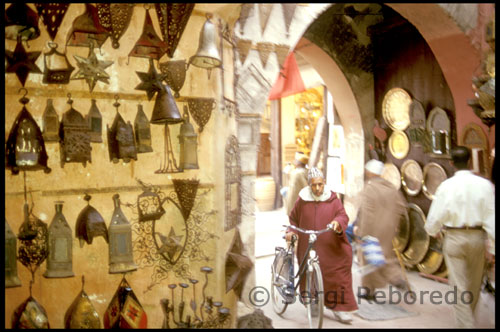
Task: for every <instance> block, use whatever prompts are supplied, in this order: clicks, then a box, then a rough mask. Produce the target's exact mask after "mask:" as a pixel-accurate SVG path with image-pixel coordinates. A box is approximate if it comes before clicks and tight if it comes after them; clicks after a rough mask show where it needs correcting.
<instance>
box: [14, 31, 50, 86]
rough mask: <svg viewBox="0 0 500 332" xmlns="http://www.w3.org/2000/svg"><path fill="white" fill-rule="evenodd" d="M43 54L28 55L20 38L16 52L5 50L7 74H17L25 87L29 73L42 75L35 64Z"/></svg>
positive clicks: (30, 53) (31, 53) (32, 53)
mask: <svg viewBox="0 0 500 332" xmlns="http://www.w3.org/2000/svg"><path fill="white" fill-rule="evenodd" d="M41 53H42V52H29V53H26V50H25V49H24V46H23V44H22V42H21V38H20V37H18V38H17V44H16V48H15V49H14V52H11V51H7V50H5V56H6V57H7V62H8V66H7V69H6V70H5V72H6V73H16V75H17V78H19V81H21V84H22V85H23V86H24V84H25V83H26V78H28V74H29V73H36V74H42V71H41V70H40V68H38V66H37V65H36V64H35V61H36V59H38V57H39V56H40V54H41Z"/></svg>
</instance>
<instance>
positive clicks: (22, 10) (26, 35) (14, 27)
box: [4, 2, 40, 41]
mask: <svg viewBox="0 0 500 332" xmlns="http://www.w3.org/2000/svg"><path fill="white" fill-rule="evenodd" d="M4 20H5V22H4V23H5V38H7V39H11V40H17V37H18V36H20V37H21V40H23V41H26V40H32V39H35V38H38V36H40V29H39V28H38V14H37V13H36V12H35V11H34V10H33V9H31V8H30V7H29V6H28V5H27V4H26V3H24V2H14V3H13V4H11V5H10V6H9V8H7V9H6V10H5V17H4Z"/></svg>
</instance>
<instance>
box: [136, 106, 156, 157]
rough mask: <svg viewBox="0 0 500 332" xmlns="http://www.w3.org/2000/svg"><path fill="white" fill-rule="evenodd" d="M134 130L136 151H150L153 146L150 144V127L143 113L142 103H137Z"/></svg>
mask: <svg viewBox="0 0 500 332" xmlns="http://www.w3.org/2000/svg"><path fill="white" fill-rule="evenodd" d="M134 131H135V145H136V147H137V153H146V152H152V151H153V147H152V146H151V128H150V124H149V120H148V118H147V117H146V114H144V110H143V109H142V105H141V104H139V105H137V115H136V116H135V121H134Z"/></svg>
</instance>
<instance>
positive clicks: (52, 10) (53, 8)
mask: <svg viewBox="0 0 500 332" xmlns="http://www.w3.org/2000/svg"><path fill="white" fill-rule="evenodd" d="M35 7H36V10H37V11H38V15H39V16H40V17H41V18H42V22H43V24H45V26H46V27H47V32H48V33H49V36H50V39H52V40H54V39H56V35H57V31H58V30H59V26H60V25H61V23H62V20H63V18H64V15H66V12H67V11H68V7H69V3H35Z"/></svg>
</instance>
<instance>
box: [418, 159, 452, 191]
mask: <svg viewBox="0 0 500 332" xmlns="http://www.w3.org/2000/svg"><path fill="white" fill-rule="evenodd" d="M447 178H448V176H447V175H446V171H445V170H444V168H443V167H441V165H439V164H437V163H434V162H431V163H428V164H427V165H425V166H424V178H423V184H422V191H423V192H424V195H425V197H427V198H428V199H430V200H433V199H434V194H435V193H436V190H437V188H438V187H439V185H440V184H441V182H443V181H444V180H446V179H447Z"/></svg>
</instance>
